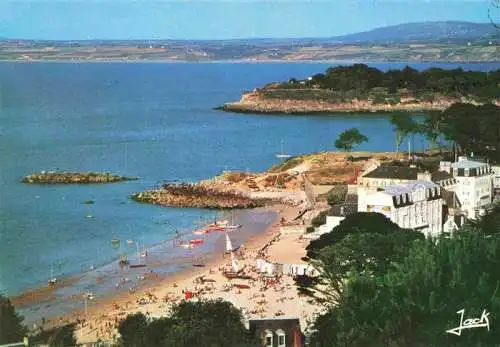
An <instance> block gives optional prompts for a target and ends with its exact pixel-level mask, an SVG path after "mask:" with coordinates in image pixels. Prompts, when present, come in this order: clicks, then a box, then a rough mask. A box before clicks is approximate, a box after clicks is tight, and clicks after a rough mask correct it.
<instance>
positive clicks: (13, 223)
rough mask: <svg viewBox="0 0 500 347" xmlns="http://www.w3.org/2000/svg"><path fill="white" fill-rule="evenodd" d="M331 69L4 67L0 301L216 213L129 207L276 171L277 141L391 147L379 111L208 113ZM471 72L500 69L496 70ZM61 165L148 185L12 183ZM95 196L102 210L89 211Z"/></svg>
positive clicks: (293, 148)
mask: <svg viewBox="0 0 500 347" xmlns="http://www.w3.org/2000/svg"><path fill="white" fill-rule="evenodd" d="M374 65H375V66H377V67H379V68H382V69H387V68H389V67H402V66H404V65H405V64H374ZM328 66H330V64H312V63H303V64H298V63H297V64H280V63H270V64H231V63H215V64H197V63H175V64H157V63H152V64H147V63H143V64H120V63H118V64H108V63H103V64H100V63H91V64H65V63H35V64H29V63H1V64H0V88H1V89H0V292H5V293H7V294H16V293H19V292H20V291H22V290H25V289H28V288H32V287H36V286H39V285H45V283H46V280H47V277H48V275H49V271H50V266H51V264H55V265H54V270H55V272H56V274H57V275H58V276H64V275H71V274H75V273H80V272H82V271H85V270H87V269H88V268H89V266H90V264H94V265H95V266H105V265H106V264H109V263H110V262H111V261H112V260H114V259H116V257H117V252H116V251H115V250H113V249H112V247H111V243H110V240H111V238H113V237H118V238H120V239H134V240H135V239H143V240H144V242H145V243H146V244H147V245H152V244H156V243H159V242H161V241H162V240H165V239H167V238H169V237H171V236H172V234H173V233H174V230H176V229H179V230H190V229H192V228H194V223H195V222H196V221H197V220H199V218H201V217H206V218H208V217H210V216H213V212H209V211H200V210H196V209H168V208H160V207H155V206H149V205H139V204H136V203H134V202H132V201H130V200H129V199H128V196H129V195H130V194H131V193H133V192H136V191H140V190H143V189H147V188H152V187H154V186H157V185H158V184H159V183H160V182H161V180H183V181H195V180H199V179H203V178H208V177H210V176H213V175H215V174H219V173H220V172H221V171H222V170H224V169H228V170H246V169H249V170H256V171H262V170H265V169H266V168H268V167H269V166H270V165H272V164H274V163H276V159H275V156H274V155H275V153H276V152H278V151H279V150H280V142H281V141H284V146H285V151H286V152H288V153H291V154H299V153H303V152H315V151H322V150H332V149H333V142H334V140H335V138H336V137H337V135H338V134H339V133H340V132H342V131H343V130H345V129H346V128H350V127H358V128H359V129H360V130H361V132H362V133H364V134H366V135H367V136H368V137H369V139H370V142H369V143H367V144H363V145H362V146H360V149H365V150H376V151H381V150H393V147H394V145H393V144H394V140H393V139H394V136H393V133H392V129H391V126H390V125H389V123H388V120H387V118H386V117H384V116H380V115H370V116H360V115H341V116H340V115H339V116H309V117H303V116H302V117H299V116H255V115H241V114H228V113H221V112H218V111H214V110H212V107H214V106H218V105H220V104H222V103H223V102H226V101H233V100H238V99H239V97H240V94H241V92H242V91H243V90H250V89H252V88H254V87H259V86H263V85H264V84H266V83H267V82H269V81H273V80H284V79H288V78H290V77H292V76H293V77H299V78H304V77H307V76H309V75H312V74H315V73H318V72H322V71H324V69H326V68H327V67H328ZM414 66H416V67H417V68H422V67H428V66H430V65H423V64H417V65H414ZM434 66H436V64H434ZM438 66H443V67H456V65H451V64H440V65H438ZM464 68H470V69H474V70H488V69H498V68H500V64H482V65H469V66H467V65H465V66H464ZM415 144H416V145H418V146H421V144H422V142H421V141H420V140H418V141H417V142H416V143H415ZM53 169H60V170H75V171H111V172H114V173H119V174H124V175H134V176H139V177H140V181H138V182H130V183H124V184H112V185H92V186H28V185H23V184H21V183H18V182H19V179H20V178H22V177H23V176H24V175H26V174H29V173H31V172H35V171H40V170H53ZM90 199H92V200H95V204H94V205H86V204H83V202H84V201H85V200H90ZM87 215H92V216H93V217H94V218H92V219H87V218H86V216H87ZM264 219H265V218H264ZM267 222H269V221H268V220H266V223H267ZM264 224H265V223H264ZM131 252H133V250H131Z"/></svg>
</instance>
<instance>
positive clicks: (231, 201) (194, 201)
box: [132, 184, 269, 209]
mask: <svg viewBox="0 0 500 347" xmlns="http://www.w3.org/2000/svg"><path fill="white" fill-rule="evenodd" d="M132 199H134V200H135V201H138V202H145V203H151V204H157V205H162V206H169V207H195V208H213V209H239V208H254V207H262V206H264V205H265V204H266V203H267V202H269V200H266V199H252V198H249V197H247V196H245V195H243V194H241V193H238V192H236V191H229V190H228V191H226V190H220V189H215V188H211V187H208V186H205V185H200V184H166V185H164V186H163V187H162V188H161V189H157V190H149V191H145V192H141V193H136V194H133V195H132Z"/></svg>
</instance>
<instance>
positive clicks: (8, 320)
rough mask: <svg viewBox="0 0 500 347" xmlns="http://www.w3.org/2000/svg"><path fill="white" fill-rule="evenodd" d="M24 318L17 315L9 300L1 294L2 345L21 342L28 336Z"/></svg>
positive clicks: (0, 331)
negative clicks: (23, 322) (23, 323)
mask: <svg viewBox="0 0 500 347" xmlns="http://www.w3.org/2000/svg"><path fill="white" fill-rule="evenodd" d="M22 321H23V317H21V316H20V315H18V314H17V313H16V310H15V309H14V306H13V305H12V303H11V302H10V300H9V298H7V297H5V296H3V295H1V294H0V344H8V343H14V342H21V341H23V338H24V337H25V336H26V328H25V327H24V326H23V325H22Z"/></svg>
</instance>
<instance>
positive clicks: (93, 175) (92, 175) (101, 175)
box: [21, 171, 137, 184]
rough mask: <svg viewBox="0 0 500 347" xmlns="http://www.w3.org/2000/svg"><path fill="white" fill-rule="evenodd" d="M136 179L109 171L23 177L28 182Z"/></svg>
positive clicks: (100, 181) (62, 182)
mask: <svg viewBox="0 0 500 347" xmlns="http://www.w3.org/2000/svg"><path fill="white" fill-rule="evenodd" d="M133 180H137V177H126V176H119V175H113V174H111V173H109V172H45V171H42V172H40V173H37V174H32V175H28V176H26V177H24V178H23V179H22V180H21V182H23V183H28V184H93V183H115V182H122V181H133Z"/></svg>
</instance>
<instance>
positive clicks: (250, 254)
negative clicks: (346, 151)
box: [45, 205, 318, 343]
mask: <svg viewBox="0 0 500 347" xmlns="http://www.w3.org/2000/svg"><path fill="white" fill-rule="evenodd" d="M268 209H269V210H272V211H276V212H277V217H276V219H275V220H274V222H273V223H272V224H271V225H270V226H269V227H268V228H267V230H266V231H264V232H261V233H257V234H255V235H253V236H252V237H250V239H248V240H247V241H246V242H245V243H244V246H243V251H242V253H243V256H242V258H241V259H239V262H240V264H241V265H243V266H244V267H245V270H244V271H245V272H246V273H247V274H248V275H249V276H250V277H251V278H253V279H252V280H239V279H238V280H235V279H233V280H228V279H227V278H225V277H224V276H223V274H222V270H223V269H224V268H228V266H229V263H230V260H229V256H228V255H224V252H223V250H224V238H219V239H218V241H217V247H216V253H215V255H214V256H213V257H211V258H210V259H208V260H207V262H206V263H205V266H204V267H193V266H191V267H189V268H187V269H185V270H183V271H180V272H177V273H175V274H171V275H168V276H161V275H159V274H156V273H152V274H151V275H150V276H151V277H152V280H149V281H147V282H146V281H145V282H144V283H143V284H141V285H140V286H139V287H137V289H136V291H135V292H133V293H130V292H119V293H117V294H115V295H110V296H109V297H98V298H95V299H94V300H91V301H89V302H88V309H87V315H85V310H83V309H79V310H75V311H74V312H73V313H71V314H68V315H65V316H61V317H57V318H53V319H51V320H48V321H46V324H45V327H46V328H49V327H52V326H56V325H59V324H64V323H67V322H75V321H76V322H79V324H78V331H77V336H78V339H79V342H80V343H84V342H90V341H96V340H97V339H98V338H101V339H103V340H109V339H113V337H114V336H116V334H117V332H116V326H117V324H118V322H119V321H120V319H122V318H123V317H125V316H126V315H127V314H128V313H133V312H138V311H140V312H144V313H147V314H149V315H150V316H153V317H159V316H162V315H164V314H165V312H167V310H168V307H169V305H171V304H172V303H178V302H180V301H181V300H183V299H185V297H184V295H185V294H184V292H185V291H191V292H193V293H195V299H194V300H197V299H202V298H206V299H209V298H222V299H224V300H228V301H230V302H232V303H233V304H234V305H235V306H236V307H238V308H240V309H242V311H243V313H244V315H245V316H246V317H247V318H263V317H271V318H272V317H277V316H285V317H300V319H301V323H302V324H303V325H304V326H305V324H306V320H308V319H310V318H311V317H312V315H313V313H314V312H315V311H317V310H318V308H317V307H316V306H314V305H312V304H311V303H309V302H308V299H307V298H303V297H299V295H298V292H297V289H296V287H295V285H294V283H293V279H292V278H291V277H289V276H282V277H281V278H280V279H279V280H278V281H271V282H269V283H266V282H263V281H262V280H261V278H260V276H259V274H258V273H257V270H256V268H255V265H256V258H257V257H261V258H262V256H264V257H266V258H267V259H268V260H270V261H271V260H273V261H274V260H279V261H287V262H289V263H294V264H297V263H302V261H301V259H300V258H301V257H302V256H304V255H305V247H306V245H307V242H306V241H304V240H301V239H300V238H299V236H300V235H298V234H290V235H281V236H280V226H281V224H280V222H279V221H280V220H281V218H285V220H287V221H291V220H293V219H294V218H295V217H296V216H297V215H298V214H299V213H300V212H301V206H298V207H292V206H289V205H275V206H272V207H268ZM222 234H223V233H222ZM262 248H265V249H266V251H265V252H264V253H265V254H260V256H259V252H260V251H261V249H262ZM148 270H149V268H148ZM200 276H203V277H204V278H205V280H206V281H205V282H204V283H201V282H200V281H199V278H200ZM235 285H237V286H235ZM238 287H241V288H244V289H241V288H240V289H239V288H238ZM246 287H248V288H246ZM85 317H86V319H85Z"/></svg>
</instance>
